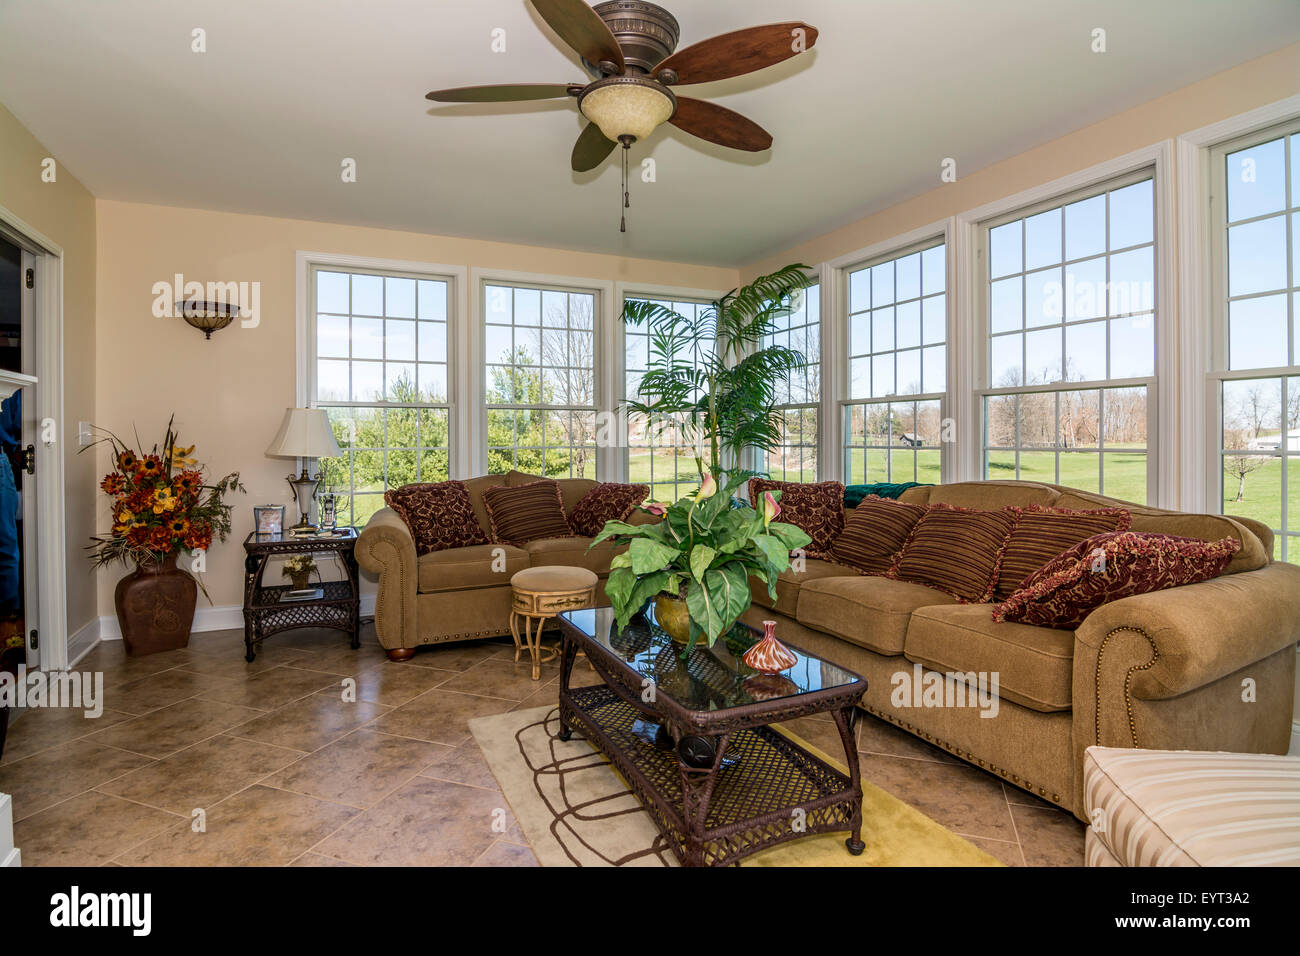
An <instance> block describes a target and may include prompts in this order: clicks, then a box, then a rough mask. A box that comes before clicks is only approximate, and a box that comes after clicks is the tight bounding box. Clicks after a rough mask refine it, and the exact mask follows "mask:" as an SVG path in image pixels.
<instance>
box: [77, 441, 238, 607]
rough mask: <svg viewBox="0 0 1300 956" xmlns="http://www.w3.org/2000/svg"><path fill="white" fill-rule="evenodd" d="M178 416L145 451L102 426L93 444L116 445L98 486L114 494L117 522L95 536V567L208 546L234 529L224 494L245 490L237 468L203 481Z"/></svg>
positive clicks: (154, 560) (148, 559)
mask: <svg viewBox="0 0 1300 956" xmlns="http://www.w3.org/2000/svg"><path fill="white" fill-rule="evenodd" d="M174 420H175V419H174V417H173V419H170V420H168V422H167V433H166V435H165V436H164V437H163V441H162V445H161V447H160V446H158V445H154V447H153V450H152V451H151V452H149V453H148V454H145V455H140V454H137V453H136V451H135V449H133V448H131V447H129V446H128V445H126V444H125V443H124V442H123V441H122V440H121V439H119V438H118V437H117V436H116V435H114V434H113V433H112V432H109V431H107V430H103V429H99V431H101V432H102V434H103V437H101V438H100V439H99V440H98V441H96V442H95V443H94V444H99V443H101V442H107V443H108V444H109V446H110V447H111V448H112V458H113V470H112V471H110V472H109V473H108V474H107V475H105V476H104V480H103V481H101V482H100V483H99V487H100V488H101V489H102V490H103V491H104V493H105V494H107V495H108V496H109V498H111V499H112V508H113V524H112V530H111V531H110V533H109V534H107V535H98V536H95V537H92V538H91V541H92V542H93V543H92V544H90V545H89V548H88V549H89V550H90V552H91V560H92V562H93V564H94V566H95V567H97V568H99V567H104V566H106V565H109V564H114V563H116V562H121V563H123V564H130V563H131V562H134V563H135V564H137V565H141V564H145V565H147V564H153V563H157V562H160V561H162V560H163V559H165V558H167V557H168V556H170V555H173V554H176V553H178V552H180V551H182V550H186V551H205V550H207V548H208V547H209V546H210V545H211V544H212V541H213V538H216V539H217V540H218V541H225V540H226V537H227V536H228V535H229V534H230V513H231V505H229V504H227V503H226V502H225V500H224V499H225V496H226V495H228V494H229V493H231V492H233V491H240V492H242V491H243V490H244V486H243V485H242V484H240V481H239V473H238V472H232V473H231V474H229V475H226V476H225V477H224V478H221V479H220V480H218V481H217V482H215V483H211V484H209V483H207V482H205V481H204V474H203V467H202V466H201V465H199V464H198V461H197V460H196V459H195V458H193V457H192V455H193V454H194V446H193V445H190V446H188V447H183V446H181V445H179V444H178V443H177V441H176V432H175V430H174V429H173V427H172V423H173V421H174ZM137 442H138V437H137ZM205 593H206V592H205Z"/></svg>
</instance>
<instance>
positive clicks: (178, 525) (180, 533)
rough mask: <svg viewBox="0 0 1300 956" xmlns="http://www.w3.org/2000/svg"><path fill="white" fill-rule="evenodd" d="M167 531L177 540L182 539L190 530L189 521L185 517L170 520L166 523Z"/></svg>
mask: <svg viewBox="0 0 1300 956" xmlns="http://www.w3.org/2000/svg"><path fill="white" fill-rule="evenodd" d="M167 530H168V531H170V532H171V533H172V534H174V535H176V537H178V538H183V537H184V536H185V534H186V533H187V532H188V531H189V530H190V519H189V518H185V517H177V518H172V519H171V520H170V521H168V522H167Z"/></svg>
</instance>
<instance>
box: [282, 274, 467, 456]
mask: <svg viewBox="0 0 1300 956" xmlns="http://www.w3.org/2000/svg"><path fill="white" fill-rule="evenodd" d="M295 267H296V273H297V282H296V285H297V290H296V293H297V305H298V308H297V329H296V346H297V389H296V393H295V398H296V405H297V407H299V408H307V407H311V406H312V405H313V403H314V401H315V396H316V311H315V307H316V288H315V283H313V282H312V281H311V279H312V275H313V273H314V271H316V270H318V269H320V270H326V271H337V272H360V273H367V274H371V275H392V276H400V277H401V278H412V279H426V280H427V279H432V280H435V281H439V282H445V283H447V401H446V408H447V429H448V446H449V447H448V451H447V465H448V471H449V474H450V477H452V478H456V477H461V475H460V474H458V471H459V469H460V467H461V466H462V464H463V461H464V458H463V457H461V456H462V454H463V452H462V450H461V449H462V447H463V445H464V435H463V428H462V427H461V424H460V418H461V416H460V410H461V407H462V406H463V404H464V403H463V402H461V401H459V396H460V389H461V376H460V373H459V370H458V364H459V363H458V362H457V360H456V356H457V355H458V351H457V343H458V342H459V341H460V340H461V339H462V338H463V336H464V333H463V330H464V325H465V302H464V299H465V295H464V289H465V269H464V268H463V267H461V266H452V265H441V264H435V263H428V262H417V261H410V260H399V259H382V258H374V257H370V256H351V255H340V254H336V253H324V252H303V251H299V252H297V254H296V256H295ZM369 404H371V405H374V406H376V407H381V408H382V407H384V406H385V405H386V404H387V403H385V402H374V403H369ZM438 407H442V406H438ZM301 464H302V462H301V461H300V462H299V466H301Z"/></svg>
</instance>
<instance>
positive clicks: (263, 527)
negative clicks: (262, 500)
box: [253, 505, 284, 534]
mask: <svg viewBox="0 0 1300 956" xmlns="http://www.w3.org/2000/svg"><path fill="white" fill-rule="evenodd" d="M253 530H254V531H255V532H256V533H257V534H284V505H253Z"/></svg>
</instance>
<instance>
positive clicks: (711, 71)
mask: <svg viewBox="0 0 1300 956" xmlns="http://www.w3.org/2000/svg"><path fill="white" fill-rule="evenodd" d="M816 42H817V28H816V27H811V26H809V25H808V24H806V23H800V22H797V21H794V22H790V23H770V24H768V25H767V26H763V27H749V28H748V29H745V30H736V31H734V32H732V33H723V34H720V35H719V36H716V37H710V38H709V39H707V40H701V41H700V42H699V43H693V44H691V45H690V46H688V47H686V48H685V49H684V50H678V51H677V52H676V53H674V54H673V55H672V56H670V57H669V58H668V59H666V60H664V61H663V62H662V63H660V64H659V65H658V66H656V67H655V68H654V69H653V70H652V71H651V75H652V76H658V75H659V74H660V72H662V71H663V70H672V71H673V72H674V73H676V74H677V80H676V83H677V85H678V86H684V85H686V84H688V83H710V82H712V81H713V80H725V79H727V78H728V77H732V76H743V75H744V74H746V73H753V72H754V71H755V70H761V69H763V68H764V67H766V66H772V65H773V64H776V63H780V62H781V61H782V60H788V59H790V57H792V56H797V55H798V54H800V53H803V52H804V51H805V50H810V49H812V45H813V44H814V43H816Z"/></svg>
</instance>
